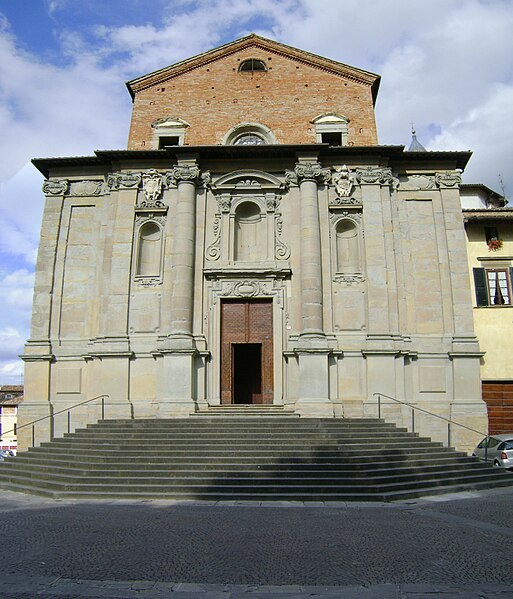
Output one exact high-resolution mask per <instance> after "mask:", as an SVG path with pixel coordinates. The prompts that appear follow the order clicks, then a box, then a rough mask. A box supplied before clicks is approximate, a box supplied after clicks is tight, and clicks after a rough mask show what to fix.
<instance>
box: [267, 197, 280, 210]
mask: <svg viewBox="0 0 513 599" xmlns="http://www.w3.org/2000/svg"><path fill="white" fill-rule="evenodd" d="M277 203H278V202H277V199H276V197H275V196H274V195H273V196H267V197H266V198H265V205H266V208H267V212H274V211H275V210H276V206H277Z"/></svg>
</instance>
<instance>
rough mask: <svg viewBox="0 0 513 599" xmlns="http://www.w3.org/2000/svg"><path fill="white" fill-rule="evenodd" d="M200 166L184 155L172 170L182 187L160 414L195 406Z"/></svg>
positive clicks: (173, 181)
mask: <svg viewBox="0 0 513 599" xmlns="http://www.w3.org/2000/svg"><path fill="white" fill-rule="evenodd" d="M199 177H200V169H199V167H198V166H197V164H196V158H195V157H189V158H183V159H181V160H179V162H178V165H177V166H176V167H175V168H174V169H173V170H172V171H171V172H170V173H169V174H168V177H167V178H168V182H169V184H171V185H176V186H177V188H178V198H177V204H176V208H175V218H174V222H173V238H174V241H173V253H172V256H171V278H172V294H171V306H170V334H169V335H168V336H167V337H166V338H163V339H161V341H160V343H159V353H161V354H162V356H163V360H162V369H161V373H160V395H161V396H162V397H163V400H162V401H161V402H160V403H159V409H158V416H159V417H163V418H166V417H169V416H181V415H183V416H187V415H188V414H190V413H192V412H194V410H195V395H196V392H195V380H196V355H197V348H196V343H195V340H194V337H193V314H194V263H195V249H196V184H197V182H198V179H199Z"/></svg>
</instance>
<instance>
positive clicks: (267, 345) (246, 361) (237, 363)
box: [220, 299, 274, 405]
mask: <svg viewBox="0 0 513 599" xmlns="http://www.w3.org/2000/svg"><path fill="white" fill-rule="evenodd" d="M221 308H222V309H221V364H220V366H221V403H222V404H224V405H227V404H272V403H273V397H274V394H273V304H272V300H270V299H225V300H223V301H222V304H221Z"/></svg>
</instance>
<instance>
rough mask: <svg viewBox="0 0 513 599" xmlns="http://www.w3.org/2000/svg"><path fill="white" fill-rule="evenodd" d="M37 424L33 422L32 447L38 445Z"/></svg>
mask: <svg viewBox="0 0 513 599" xmlns="http://www.w3.org/2000/svg"><path fill="white" fill-rule="evenodd" d="M35 428H36V425H35V424H33V425H32V447H35V446H36V431H35Z"/></svg>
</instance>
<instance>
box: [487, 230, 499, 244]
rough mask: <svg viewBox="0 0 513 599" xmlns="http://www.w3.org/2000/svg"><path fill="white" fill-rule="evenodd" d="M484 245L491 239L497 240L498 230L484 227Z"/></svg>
mask: <svg viewBox="0 0 513 599" xmlns="http://www.w3.org/2000/svg"><path fill="white" fill-rule="evenodd" d="M485 236H486V243H488V242H489V241H491V240H492V239H499V230H498V229H497V227H485Z"/></svg>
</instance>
